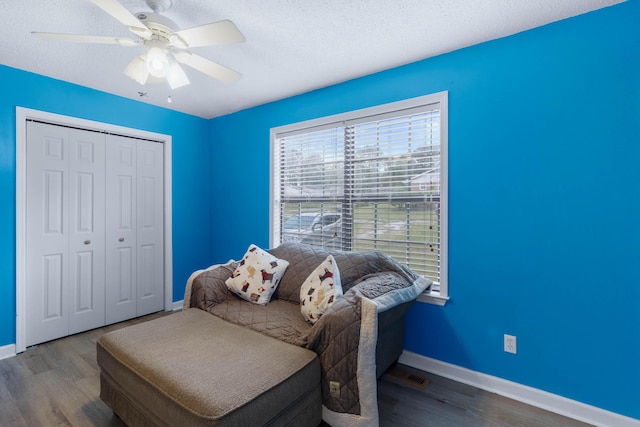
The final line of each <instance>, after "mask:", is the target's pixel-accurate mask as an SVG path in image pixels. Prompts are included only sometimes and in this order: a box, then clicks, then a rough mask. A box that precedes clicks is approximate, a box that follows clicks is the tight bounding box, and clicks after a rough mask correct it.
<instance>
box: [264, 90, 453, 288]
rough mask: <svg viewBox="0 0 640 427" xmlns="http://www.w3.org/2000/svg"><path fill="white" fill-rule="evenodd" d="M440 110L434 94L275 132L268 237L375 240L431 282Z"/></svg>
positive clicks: (357, 245)
mask: <svg viewBox="0 0 640 427" xmlns="http://www.w3.org/2000/svg"><path fill="white" fill-rule="evenodd" d="M396 106H397V105H396ZM378 110H379V109H378ZM369 112H370V111H369V110H367V113H369ZM356 113H357V112H356ZM334 119H335V117H334ZM441 119H442V108H441V104H440V103H439V102H435V103H429V104H426V105H419V106H412V107H411V108H400V109H395V110H390V111H384V112H380V113H377V114H366V115H363V116H357V115H354V114H353V113H351V114H349V115H348V116H347V117H346V119H345V120H341V121H333V122H325V123H321V124H319V125H316V126H311V127H307V126H305V127H304V128H302V127H301V128H300V129H291V130H290V128H291V127H288V128H289V129H287V130H286V131H283V132H279V133H278V132H276V133H275V134H274V138H273V144H274V146H273V155H274V161H273V162H272V168H273V171H272V172H273V176H272V179H273V181H272V186H273V187H272V191H273V196H274V203H273V205H272V207H273V212H272V215H273V216H272V218H273V230H272V232H273V237H274V238H273V243H274V244H275V245H277V244H280V243H282V242H286V241H288V240H296V241H300V242H303V243H307V244H312V245H319V246H324V247H328V248H333V249H341V250H353V251H359V250H371V249H375V250H379V251H382V252H384V253H386V254H388V255H389V256H391V257H392V258H394V259H395V260H397V261H399V262H401V263H403V264H405V265H407V266H409V267H410V268H411V269H412V270H414V271H415V272H416V273H419V274H422V275H424V276H426V277H428V278H430V279H431V280H433V281H435V282H438V283H440V282H441V279H442V277H441V269H442V262H441V260H442V259H441V254H442V237H443V233H442V232H441V227H442V225H441V224H442V221H441V215H442V209H441V207H442V203H443V202H444V201H445V200H443V194H442V186H441V182H442V175H443V169H442V167H441V165H442V159H443V156H442V120H441ZM294 127H295V125H294Z"/></svg>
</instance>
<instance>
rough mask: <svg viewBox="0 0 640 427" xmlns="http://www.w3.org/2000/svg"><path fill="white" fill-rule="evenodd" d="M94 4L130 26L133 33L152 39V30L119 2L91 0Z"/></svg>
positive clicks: (113, 0)
mask: <svg viewBox="0 0 640 427" xmlns="http://www.w3.org/2000/svg"><path fill="white" fill-rule="evenodd" d="M91 1H92V2H93V4H95V5H96V6H98V7H99V8H100V9H102V10H104V11H105V12H107V13H108V14H109V15H111V16H113V17H114V18H116V19H117V20H118V21H120V22H122V23H123V24H124V25H126V26H128V27H129V28H130V29H131V31H133V32H134V33H135V34H137V35H139V36H140V37H142V38H144V39H150V38H151V36H152V33H151V30H150V29H148V28H147V26H146V25H144V24H143V23H142V22H141V21H140V20H139V19H138V18H136V17H135V16H134V15H133V14H132V13H131V12H129V11H128V10H127V9H126V8H125V7H124V6H123V5H121V4H120V3H119V2H118V0H91Z"/></svg>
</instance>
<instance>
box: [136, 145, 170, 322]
mask: <svg viewBox="0 0 640 427" xmlns="http://www.w3.org/2000/svg"><path fill="white" fill-rule="evenodd" d="M163 152H164V150H163V146H162V144H160V143H157V142H151V141H138V144H137V156H138V160H137V166H138V167H137V187H138V209H137V242H138V246H137V254H138V276H137V277H138V280H137V283H138V294H137V297H138V302H137V314H138V316H142V315H145V314H149V313H154V312H156V311H160V310H162V309H163V308H164V198H163V195H164V183H163V177H164V172H163V169H164V157H163Z"/></svg>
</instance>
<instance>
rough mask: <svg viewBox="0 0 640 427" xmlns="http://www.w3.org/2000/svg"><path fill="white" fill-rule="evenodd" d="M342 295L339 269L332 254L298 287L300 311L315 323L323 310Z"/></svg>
mask: <svg viewBox="0 0 640 427" xmlns="http://www.w3.org/2000/svg"><path fill="white" fill-rule="evenodd" d="M341 296H342V284H341V283H340V271H339V270H338V264H336V260H335V259H334V258H333V256H331V255H329V256H328V257H327V259H325V260H324V261H323V262H322V264H320V265H319V266H318V267H316V269H315V270H313V271H312V272H311V274H310V275H309V277H307V279H306V280H305V281H304V283H303V284H302V287H301V288H300V312H301V313H302V316H303V317H304V318H305V320H307V321H308V322H311V323H316V322H317V321H318V319H320V317H322V315H323V314H324V312H325V311H327V310H328V309H329V307H331V305H332V304H333V303H334V302H336V300H337V299H338V298H340V297H341Z"/></svg>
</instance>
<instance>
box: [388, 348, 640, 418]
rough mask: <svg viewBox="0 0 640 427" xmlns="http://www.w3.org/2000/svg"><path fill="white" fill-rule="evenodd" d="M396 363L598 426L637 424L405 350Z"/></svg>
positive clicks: (583, 405) (553, 395)
mask: <svg viewBox="0 0 640 427" xmlns="http://www.w3.org/2000/svg"><path fill="white" fill-rule="evenodd" d="M399 361H400V363H403V364H405V365H408V366H411V367H414V368H417V369H420V370H422V371H427V372H431V373H433V374H436V375H440V376H441V377H445V378H449V379H452V380H455V381H458V382H461V383H464V384H468V385H471V386H474V387H477V388H480V389H482V390H486V391H489V392H492V393H496V394H499V395H501V396H505V397H508V398H510V399H513V400H517V401H519V402H523V403H527V404H529V405H532V406H536V407H538V408H542V409H546V410H547V411H551V412H555V413H557V414H560V415H564V416H565V417H569V418H573V419H575V420H579V421H583V422H585V423H589V424H593V425H595V426H602V427H610V426H616V427H640V420H638V419H635V418H630V417H626V416H624V415H620V414H616V413H615V412H610V411H607V410H604V409H600V408H597V407H595V406H591V405H587V404H585V403H581V402H578V401H576V400H571V399H567V398H566V397H562V396H559V395H557V394H552V393H548V392H546V391H542V390H539V389H536V388H533V387H529V386H525V385H522V384H518V383H515V382H512V381H507V380H504V379H502V378H498V377H494V376H491V375H487V374H483V373H480V372H475V371H472V370H470V369H467V368H463V367H460V366H457V365H452V364H450V363H446V362H441V361H439V360H436V359H432V358H430V357H426V356H422V355H420V354H417V353H413V352H411V351H407V350H405V351H404V352H403V353H402V355H400V360H399Z"/></svg>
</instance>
